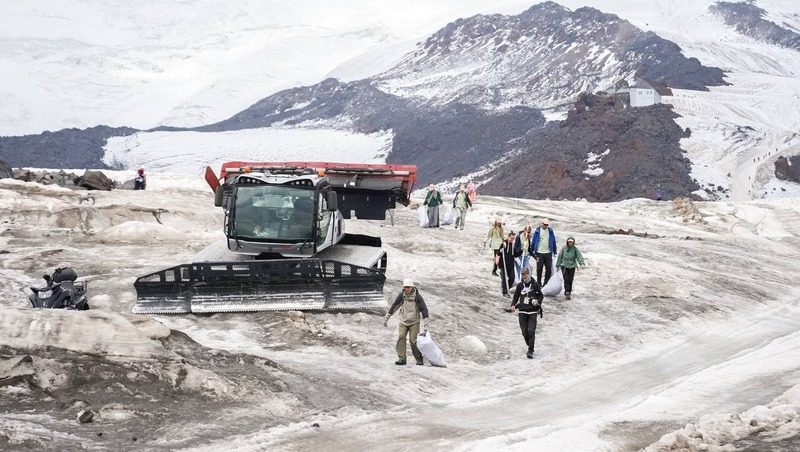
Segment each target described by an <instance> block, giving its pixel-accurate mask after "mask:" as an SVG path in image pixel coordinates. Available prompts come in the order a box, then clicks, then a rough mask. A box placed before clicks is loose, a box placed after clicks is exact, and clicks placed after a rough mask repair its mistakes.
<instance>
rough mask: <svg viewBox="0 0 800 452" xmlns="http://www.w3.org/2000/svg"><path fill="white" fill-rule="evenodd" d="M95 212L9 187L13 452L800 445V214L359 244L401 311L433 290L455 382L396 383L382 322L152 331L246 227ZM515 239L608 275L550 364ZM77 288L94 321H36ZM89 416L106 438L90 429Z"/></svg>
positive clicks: (156, 183) (210, 323)
mask: <svg viewBox="0 0 800 452" xmlns="http://www.w3.org/2000/svg"><path fill="white" fill-rule="evenodd" d="M109 174H110V176H111V177H113V178H115V179H117V180H126V179H129V178H130V177H131V176H132V174H133V173H132V172H113V171H111V172H109ZM95 198H96V202H95V203H94V204H87V203H85V202H84V203H81V202H80V199H79V194H78V193H76V192H74V191H72V190H67V189H64V188H58V187H52V186H42V185H39V184H35V183H25V182H20V181H12V180H2V181H0V222H1V223H0V224H1V225H2V227H3V231H4V232H3V233H2V234H0V281H2V284H0V307H1V308H2V309H3V312H5V315H2V316H0V330H2V331H3V334H2V335H0V449H9V450H15V449H20V448H25V447H27V448H29V449H37V450H41V449H48V450H71V449H80V448H89V449H97V450H104V449H111V448H113V449H115V450H119V451H126V450H183V449H187V450H203V451H216V450H238V451H254V452H255V451H262V450H278V451H284V450H286V451H297V450H304V451H306V450H308V451H316V450H319V451H327V450H377V451H400V450H409V449H413V448H423V449H427V450H478V451H484V450H486V451H490V450H491V451H495V450H504V451H505V450H510V451H551V450H571V451H572V450H574V451H596V450H608V451H629V450H639V449H640V448H643V447H646V446H648V445H650V444H652V443H656V444H655V445H654V446H653V449H652V450H654V451H662V450H675V449H670V447H672V446H675V445H680V444H686V443H689V444H693V445H697V446H698V450H702V447H701V445H702V443H703V442H706V443H708V444H715V445H721V446H726V445H730V444H732V443H734V442H738V441H743V440H746V441H749V444H750V445H752V446H753V449H752V450H765V446H768V445H769V442H770V441H773V440H779V441H784V444H786V443H785V441H787V440H792V438H794V441H795V442H796V441H797V437H798V434H799V433H800V422H798V417H800V412H799V411H798V410H800V401H798V398H797V391H798V389H797V387H798V384H800V333H798V331H800V304H798V300H800V292H798V287H797V285H796V284H795V283H794V281H796V280H797V279H798V278H800V268H798V266H797V265H796V262H797V260H798V259H800V221H799V220H800V210H798V207H797V205H796V203H794V202H790V201H788V200H772V201H748V202H702V203H691V202H675V203H672V202H656V201H650V200H645V199H633V200H628V201H625V202H619V203H597V204H595V203H587V202H563V201H541V200H537V201H532V200H520V199H511V198H492V197H485V196H482V195H480V194H479V196H478V198H477V200H476V203H475V208H474V209H473V210H471V211H470V212H469V213H468V216H467V225H466V228H465V229H464V230H463V231H461V230H454V229H452V228H451V227H445V228H441V229H421V228H419V226H418V220H417V212H416V210H415V209H410V208H400V209H398V210H397V212H396V213H395V217H394V226H391V225H390V224H388V222H378V221H348V222H347V224H346V227H347V228H348V230H349V231H350V232H354V233H365V234H369V235H379V236H381V238H382V240H383V244H384V247H385V248H386V249H387V253H388V259H389V260H388V269H387V278H388V279H387V285H386V296H387V299H388V298H391V297H393V296H395V295H396V294H397V293H398V291H399V290H400V281H401V280H402V279H403V278H412V279H414V280H415V281H416V282H417V284H418V286H419V288H420V291H421V293H422V294H423V296H424V297H425V300H426V302H427V305H428V308H429V310H430V313H431V331H432V334H433V335H434V339H435V340H436V341H437V342H438V343H439V344H440V346H441V347H442V349H443V350H444V353H445V354H446V356H447V359H448V367H447V368H444V369H442V368H433V367H430V366H427V365H426V366H424V367H418V366H413V365H411V366H402V367H401V366H395V365H394V364H393V362H394V360H395V359H396V356H395V352H394V343H395V335H396V329H395V328H396V327H395V325H396V324H395V322H396V319H392V320H391V323H390V327H389V328H384V327H383V326H382V322H383V318H382V316H381V315H379V314H366V313H356V314H325V313H305V315H302V314H299V313H280V312H278V313H276V312H272V313H249V314H215V315H212V316H193V315H186V316H183V315H182V316H134V315H132V314H130V309H131V307H132V305H133V303H134V299H135V292H134V289H133V281H134V279H135V278H136V277H137V276H140V275H143V274H146V273H148V272H150V271H153V270H156V269H160V268H166V267H170V266H173V265H176V264H178V263H181V262H187V261H188V260H190V259H191V258H192V256H194V255H195V254H196V253H197V252H198V251H199V250H201V249H203V247H205V246H206V245H207V244H209V243H212V242H213V241H214V240H216V239H217V238H218V237H219V235H220V228H221V224H222V221H223V215H222V212H221V211H220V210H219V209H217V208H214V207H213V205H212V203H213V200H212V198H213V197H212V194H211V193H210V191H209V190H208V187H206V186H205V184H204V182H203V181H202V179H201V178H200V177H197V176H195V175H184V174H173V173H159V174H151V175H150V179H149V183H148V189H147V190H146V191H132V190H115V191H112V192H95ZM416 201H420V200H419V199H417V200H416ZM445 201H447V202H449V201H450V198H447V199H446V200H445ZM154 211H158V212H160V215H159V217H158V218H159V219H160V223H159V221H157V219H156V218H155V217H154V216H153V215H152V213H153V212H154ZM496 217H499V218H500V219H502V221H504V222H505V223H506V228H507V229H510V230H518V229H519V228H520V227H522V226H523V225H525V224H530V223H534V224H535V223H536V222H537V221H538V219H539V218H541V217H549V218H551V219H552V221H551V224H552V225H553V227H554V230H555V232H556V234H557V239H558V245H559V246H561V245H563V243H564V240H565V238H566V237H567V236H568V235H574V236H575V237H576V239H577V245H578V246H579V248H580V249H581V251H582V253H583V254H584V257H585V258H586V259H587V264H588V265H587V266H586V267H585V268H581V269H579V270H578V273H577V275H576V280H575V287H574V290H573V297H572V299H571V300H569V301H567V300H565V299H564V298H563V297H562V296H557V297H548V298H546V299H545V301H544V307H545V311H544V317H543V318H542V319H541V320H540V321H539V326H538V328H537V340H536V355H535V359H533V360H529V359H526V358H525V346H524V344H523V341H522V338H521V335H520V331H519V325H518V322H517V318H516V316H515V315H512V314H509V313H506V312H504V311H503V309H502V308H503V307H505V306H506V305H507V304H508V303H509V300H508V299H506V298H504V297H502V296H501V295H500V283H499V280H498V278H497V277H495V276H492V275H491V273H490V269H491V254H490V253H488V252H487V251H486V250H484V251H483V252H481V251H480V250H481V243H482V241H483V240H484V238H485V235H486V231H487V226H488V224H489V220H491V219H494V218H496ZM629 229H630V230H632V232H633V234H630V235H628V234H624V233H623V234H618V233H615V232H617V231H619V230H622V231H627V230H629ZM644 233H647V235H646V236H645V235H644ZM636 234H639V235H636ZM63 265H70V266H73V267H74V268H75V269H76V271H78V273H79V274H80V275H81V276H83V277H85V278H87V279H88V281H89V301H90V303H91V305H92V307H93V310H90V311H87V312H49V311H39V310H32V309H29V308H27V307H26V303H27V301H26V291H25V288H26V287H27V286H30V285H34V286H38V285H39V284H40V282H41V281H42V280H41V279H39V277H38V275H40V274H42V273H44V272H46V271H49V270H51V269H52V268H54V267H56V266H63ZM109 327H113V328H109ZM48 345H49V347H48ZM792 388H794V389H792ZM787 390H789V392H786V394H785V395H781V394H782V393H784V392H785V391H787ZM84 408H87V409H92V410H93V411H95V413H96V415H95V416H96V418H95V421H94V422H92V423H90V424H81V425H78V424H76V422H75V415H76V414H77V412H78V411H79V410H80V409H84ZM735 413H741V414H740V415H735ZM754 422H755V423H754ZM687 424H689V425H688V426H687ZM684 426H686V427H685V428H684ZM409 432H412V434H409ZM98 433H102V435H100V434H98ZM698 434H702V437H701V436H698ZM663 435H667V436H663ZM662 436H663V438H662ZM134 437H135V438H137V440H136V441H133V439H132V438H134ZM659 438H661V439H660V440H659ZM711 450H714V449H711ZM717 450H730V449H717ZM773 450H781V449H773ZM783 450H792V449H791V448H785V449H783Z"/></svg>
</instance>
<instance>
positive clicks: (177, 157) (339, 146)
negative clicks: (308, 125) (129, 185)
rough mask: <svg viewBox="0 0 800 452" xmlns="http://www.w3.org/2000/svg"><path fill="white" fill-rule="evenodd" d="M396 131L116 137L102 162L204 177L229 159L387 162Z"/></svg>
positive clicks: (268, 130) (284, 130) (287, 130)
mask: <svg viewBox="0 0 800 452" xmlns="http://www.w3.org/2000/svg"><path fill="white" fill-rule="evenodd" d="M391 144H392V132H391V131H386V132H377V133H373V134H369V135H365V134H357V133H353V132H346V131H341V130H333V129H301V128H262V129H245V130H235V131H230V132H189V131H181V132H140V133H136V134H134V135H130V136H127V137H114V138H111V139H109V140H108V143H107V144H106V147H105V149H106V154H105V156H104V161H105V162H106V163H107V164H108V165H110V166H113V167H120V168H136V167H140V166H142V167H146V168H148V169H152V170H156V171H167V170H172V171H181V172H185V173H190V174H200V173H201V172H202V171H204V170H205V167H206V166H211V167H213V168H216V167H218V166H220V165H221V164H222V163H223V162H227V161H236V160H241V161H263V162H270V161H298V160H299V161H336V162H363V163H383V162H384V161H385V157H386V154H387V153H388V152H389V150H390V149H391Z"/></svg>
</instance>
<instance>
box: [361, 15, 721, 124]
mask: <svg viewBox="0 0 800 452" xmlns="http://www.w3.org/2000/svg"><path fill="white" fill-rule="evenodd" d="M633 75H637V76H640V77H642V78H645V79H647V80H649V81H651V82H655V83H659V84H664V85H668V86H671V87H674V88H689V89H707V88H706V87H707V86H715V85H722V84H725V81H724V79H723V73H722V71H721V70H720V69H717V68H709V67H705V66H703V65H702V64H701V63H700V62H699V61H697V60H696V59H693V58H686V57H685V56H684V55H683V53H682V51H681V49H680V47H679V46H677V45H676V44H675V43H673V42H671V41H667V40H665V39H663V38H661V37H659V36H658V35H656V34H654V33H650V32H645V31H642V30H640V29H638V28H637V27H635V26H634V25H632V24H631V23H630V22H628V21H626V20H624V19H621V18H620V17H618V16H616V15H614V14H607V13H603V12H602V11H599V10H597V9H594V8H589V7H585V8H580V9H577V10H575V11H570V10H569V9H567V8H565V7H563V6H561V5H559V4H557V3H554V2H545V3H540V4H537V5H534V6H532V7H531V8H529V9H527V10H526V11H524V12H522V13H520V14H518V15H513V16H509V15H502V14H494V15H477V16H472V17H470V18H466V19H459V20H456V21H454V22H452V23H450V24H448V25H447V26H446V27H444V28H442V29H441V30H439V31H438V32H436V33H435V34H433V35H432V36H431V37H430V38H429V39H427V40H426V41H425V42H423V43H421V44H420V45H419V47H418V48H417V49H416V51H414V52H412V53H410V54H409V55H408V56H407V57H406V58H405V59H403V60H402V61H401V62H400V63H399V64H398V65H397V66H395V67H394V68H392V69H390V70H388V71H386V72H384V73H383V74H380V75H379V76H377V77H375V80H376V82H377V83H378V86H379V87H380V89H382V90H385V91H387V92H390V93H394V94H397V95H400V96H404V97H420V98H424V99H426V100H428V101H432V102H433V103H438V104H442V103H447V102H453V101H458V102H463V103H469V104H475V105H481V106H484V107H486V108H497V107H501V108H502V107H504V106H510V105H529V106H532V107H535V108H540V109H547V108H552V107H557V106H561V105H569V104H570V103H571V102H572V101H574V99H575V96H577V95H578V94H579V93H581V92H585V91H596V90H599V89H603V88H605V87H607V86H610V85H611V84H612V83H613V81H615V80H619V79H622V78H629V77H631V76H633Z"/></svg>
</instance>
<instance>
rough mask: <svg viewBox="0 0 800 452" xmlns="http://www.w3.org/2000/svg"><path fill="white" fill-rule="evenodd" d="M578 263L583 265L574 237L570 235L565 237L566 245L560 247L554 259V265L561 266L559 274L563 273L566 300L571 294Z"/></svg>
mask: <svg viewBox="0 0 800 452" xmlns="http://www.w3.org/2000/svg"><path fill="white" fill-rule="evenodd" d="M578 265H580V266H581V267H583V266H584V263H583V255H582V254H581V252H580V250H579V249H578V247H577V246H575V238H574V237H572V236H570V237H567V246H566V247H564V248H561V251H559V253H558V259H556V267H558V268H561V274H562V275H564V297H565V298H566V299H567V300H569V299H570V298H571V296H572V282H573V281H574V279H575V270H576V269H577V268H578Z"/></svg>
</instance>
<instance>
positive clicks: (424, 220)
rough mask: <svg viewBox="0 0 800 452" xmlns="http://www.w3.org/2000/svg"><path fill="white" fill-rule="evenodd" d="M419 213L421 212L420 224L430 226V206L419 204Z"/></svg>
mask: <svg viewBox="0 0 800 452" xmlns="http://www.w3.org/2000/svg"><path fill="white" fill-rule="evenodd" d="M417 213H418V214H419V225H420V226H422V227H423V228H427V227H428V206H419V209H417Z"/></svg>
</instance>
